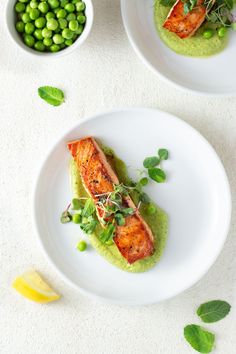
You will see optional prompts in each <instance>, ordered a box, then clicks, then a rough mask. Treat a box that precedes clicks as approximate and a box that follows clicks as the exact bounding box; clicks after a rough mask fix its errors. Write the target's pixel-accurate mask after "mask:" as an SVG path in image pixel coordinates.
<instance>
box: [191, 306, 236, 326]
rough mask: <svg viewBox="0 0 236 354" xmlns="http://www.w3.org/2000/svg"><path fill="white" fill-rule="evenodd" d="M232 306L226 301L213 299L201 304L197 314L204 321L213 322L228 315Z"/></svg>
mask: <svg viewBox="0 0 236 354" xmlns="http://www.w3.org/2000/svg"><path fill="white" fill-rule="evenodd" d="M230 308H231V306H230V304H229V303H228V302H226V301H222V300H213V301H209V302H206V303H204V304H202V305H201V306H199V308H198V309H197V314H198V316H199V317H200V318H201V320H202V321H203V322H205V323H212V322H217V321H220V320H221V319H222V318H224V317H225V316H227V315H228V313H229V311H230Z"/></svg>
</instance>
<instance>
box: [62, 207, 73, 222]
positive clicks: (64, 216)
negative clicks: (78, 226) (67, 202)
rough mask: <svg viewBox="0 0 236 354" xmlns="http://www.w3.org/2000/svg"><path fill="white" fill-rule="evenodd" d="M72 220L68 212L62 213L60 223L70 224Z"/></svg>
mask: <svg viewBox="0 0 236 354" xmlns="http://www.w3.org/2000/svg"><path fill="white" fill-rule="evenodd" d="M71 219H72V215H71V214H70V213H69V211H68V210H65V211H63V213H62V214H61V223H62V224H66V223H67V222H70V221H71Z"/></svg>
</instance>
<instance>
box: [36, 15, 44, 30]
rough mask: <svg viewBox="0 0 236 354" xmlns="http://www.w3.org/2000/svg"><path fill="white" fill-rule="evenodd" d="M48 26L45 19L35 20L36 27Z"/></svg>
mask: <svg viewBox="0 0 236 354" xmlns="http://www.w3.org/2000/svg"><path fill="white" fill-rule="evenodd" d="M45 25H46V19H45V18H44V17H39V18H37V20H35V27H37V28H43V27H45Z"/></svg>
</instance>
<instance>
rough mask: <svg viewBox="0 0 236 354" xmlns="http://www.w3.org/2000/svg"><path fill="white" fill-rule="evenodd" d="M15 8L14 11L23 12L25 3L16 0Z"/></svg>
mask: <svg viewBox="0 0 236 354" xmlns="http://www.w3.org/2000/svg"><path fill="white" fill-rule="evenodd" d="M15 10H16V12H18V13H20V12H23V11H25V5H24V4H22V3H21V2H17V3H16V4H15Z"/></svg>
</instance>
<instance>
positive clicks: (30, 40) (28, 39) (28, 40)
mask: <svg viewBox="0 0 236 354" xmlns="http://www.w3.org/2000/svg"><path fill="white" fill-rule="evenodd" d="M24 42H25V44H26V45H27V46H28V47H33V45H34V42H35V40H34V37H33V36H31V35H30V34H26V35H25V36H24Z"/></svg>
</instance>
